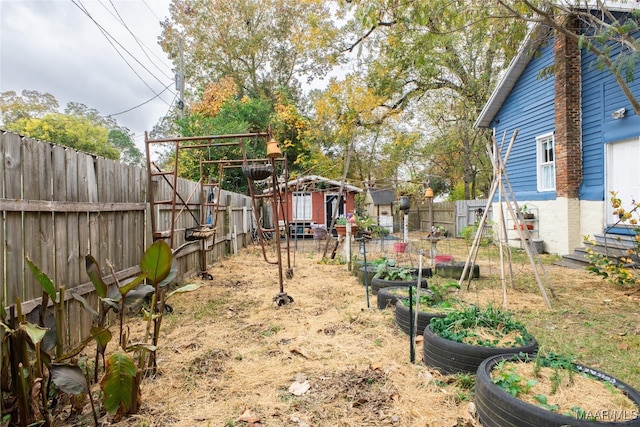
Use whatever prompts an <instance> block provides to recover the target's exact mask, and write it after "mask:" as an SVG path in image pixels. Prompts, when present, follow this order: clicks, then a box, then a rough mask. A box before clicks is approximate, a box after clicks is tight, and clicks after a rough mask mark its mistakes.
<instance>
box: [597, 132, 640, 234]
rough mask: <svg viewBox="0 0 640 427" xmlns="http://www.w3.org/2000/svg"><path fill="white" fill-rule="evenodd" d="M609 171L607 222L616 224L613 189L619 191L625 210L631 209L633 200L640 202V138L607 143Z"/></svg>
mask: <svg viewBox="0 0 640 427" xmlns="http://www.w3.org/2000/svg"><path fill="white" fill-rule="evenodd" d="M606 150H607V171H606V189H607V192H606V194H605V195H604V197H605V206H606V208H605V209H606V211H605V222H606V224H607V226H611V225H614V224H615V222H616V221H617V220H618V218H617V216H614V215H613V214H612V211H613V208H612V207H611V191H617V192H618V198H619V199H620V200H622V206H623V207H624V209H625V210H631V208H632V203H631V202H632V201H633V200H635V201H636V203H637V202H640V171H639V168H638V164H640V139H637V138H634V139H630V140H626V141H621V142H614V143H612V144H607V148H606Z"/></svg>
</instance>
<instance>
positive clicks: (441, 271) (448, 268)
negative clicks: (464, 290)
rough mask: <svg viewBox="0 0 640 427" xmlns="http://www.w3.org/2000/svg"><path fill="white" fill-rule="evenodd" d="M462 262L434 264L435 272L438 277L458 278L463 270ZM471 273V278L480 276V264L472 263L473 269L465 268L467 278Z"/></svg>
mask: <svg viewBox="0 0 640 427" xmlns="http://www.w3.org/2000/svg"><path fill="white" fill-rule="evenodd" d="M464 265H465V263H464V262H453V263H450V264H449V263H438V264H436V274H437V275H438V276H440V277H448V278H450V279H456V280H458V279H460V276H462V272H463V271H464ZM469 275H471V278H472V279H477V278H479V277H480V266H479V265H478V264H474V265H473V269H469V270H467V279H468V278H469Z"/></svg>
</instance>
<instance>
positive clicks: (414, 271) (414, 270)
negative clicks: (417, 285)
mask: <svg viewBox="0 0 640 427" xmlns="http://www.w3.org/2000/svg"><path fill="white" fill-rule="evenodd" d="M411 274H412V275H414V276H416V277H418V269H417V268H412V269H411ZM422 277H427V278H428V277H433V270H432V269H431V267H422Z"/></svg>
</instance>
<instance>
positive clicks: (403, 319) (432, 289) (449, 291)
mask: <svg viewBox="0 0 640 427" xmlns="http://www.w3.org/2000/svg"><path fill="white" fill-rule="evenodd" d="M411 289H412V290H413V288H411ZM458 289H460V285H459V284H458V283H457V282H447V283H445V284H444V285H435V284H431V286H429V289H427V290H426V291H424V293H420V297H419V298H418V300H417V301H415V298H413V300H414V301H415V310H416V311H417V312H418V322H417V324H416V325H415V331H416V334H419V335H422V334H423V333H424V329H425V328H426V327H427V326H428V325H429V323H430V322H431V320H432V319H435V318H437V317H445V315H446V313H448V312H450V311H453V310H454V307H456V306H458V305H459V304H460V302H459V300H458V299H457V298H456V297H455V296H454V292H455V291H456V290H458ZM398 293H399V292H398ZM406 294H407V296H406V297H403V298H398V300H397V301H396V305H395V308H396V312H395V315H396V325H398V327H399V328H400V329H402V330H403V331H404V332H405V333H407V334H408V333H409V326H410V324H411V318H410V312H411V311H410V310H409V291H408V290H407V291H406Z"/></svg>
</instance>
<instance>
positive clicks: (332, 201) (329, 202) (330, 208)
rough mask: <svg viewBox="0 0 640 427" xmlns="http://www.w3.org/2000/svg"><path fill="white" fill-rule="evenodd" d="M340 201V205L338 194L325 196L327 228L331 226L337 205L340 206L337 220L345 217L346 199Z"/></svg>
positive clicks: (326, 194)
mask: <svg viewBox="0 0 640 427" xmlns="http://www.w3.org/2000/svg"><path fill="white" fill-rule="evenodd" d="M339 200H340V202H339V203H338V194H336V193H332V194H330V193H325V195H324V203H325V209H326V210H325V219H326V222H325V224H326V225H327V228H328V227H329V226H330V225H331V219H332V215H333V212H334V210H335V206H336V204H338V212H337V216H336V218H340V217H341V216H344V205H345V201H344V197H340V199H339Z"/></svg>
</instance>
